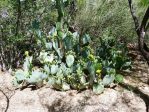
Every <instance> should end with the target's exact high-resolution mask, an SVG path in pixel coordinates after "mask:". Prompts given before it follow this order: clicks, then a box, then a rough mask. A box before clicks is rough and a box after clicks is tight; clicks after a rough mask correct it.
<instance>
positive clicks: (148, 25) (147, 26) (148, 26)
mask: <svg viewBox="0 0 149 112" xmlns="http://www.w3.org/2000/svg"><path fill="white" fill-rule="evenodd" d="M148 28H149V22H148V24H147V25H146V28H145V31H147V30H148Z"/></svg>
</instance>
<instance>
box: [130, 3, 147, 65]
mask: <svg viewBox="0 0 149 112" xmlns="http://www.w3.org/2000/svg"><path fill="white" fill-rule="evenodd" d="M128 3H129V7H130V12H131V15H132V17H133V20H134V23H135V29H136V32H137V35H138V45H139V50H140V51H141V53H142V55H143V56H144V58H145V59H146V61H147V63H148V64H149V48H148V47H147V44H146V43H145V41H144V39H145V35H146V32H147V30H148V28H149V21H148V20H149V6H148V5H149V1H148V0H141V4H143V5H147V6H148V8H147V10H146V12H145V14H144V16H143V19H142V22H141V23H139V20H138V17H137V16H136V14H135V11H134V8H133V4H132V0H128Z"/></svg>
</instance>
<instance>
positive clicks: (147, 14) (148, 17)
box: [140, 7, 149, 30]
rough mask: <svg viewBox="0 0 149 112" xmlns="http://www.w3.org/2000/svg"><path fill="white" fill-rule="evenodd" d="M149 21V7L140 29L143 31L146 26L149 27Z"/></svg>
mask: <svg viewBox="0 0 149 112" xmlns="http://www.w3.org/2000/svg"><path fill="white" fill-rule="evenodd" d="M148 19H149V7H148V9H147V10H146V13H145V15H144V18H143V20H142V23H141V27H140V29H143V30H145V29H146V25H147V21H148Z"/></svg>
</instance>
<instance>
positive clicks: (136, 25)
mask: <svg viewBox="0 0 149 112" xmlns="http://www.w3.org/2000/svg"><path fill="white" fill-rule="evenodd" d="M128 3H129V8H130V12H131V15H132V18H133V20H134V23H135V28H136V31H137V34H138V35H139V33H140V31H139V30H140V29H139V26H140V25H139V21H138V18H137V16H136V15H135V12H134V8H133V5H132V0H128Z"/></svg>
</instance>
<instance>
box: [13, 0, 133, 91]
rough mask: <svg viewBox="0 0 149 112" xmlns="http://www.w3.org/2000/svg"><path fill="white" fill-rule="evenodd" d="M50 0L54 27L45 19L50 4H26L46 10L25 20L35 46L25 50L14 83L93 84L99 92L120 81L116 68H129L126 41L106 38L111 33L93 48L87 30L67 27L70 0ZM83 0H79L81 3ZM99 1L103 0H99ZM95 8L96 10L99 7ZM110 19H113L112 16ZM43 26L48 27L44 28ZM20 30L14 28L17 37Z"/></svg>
mask: <svg viewBox="0 0 149 112" xmlns="http://www.w3.org/2000/svg"><path fill="white" fill-rule="evenodd" d="M49 2H50V4H52V6H51V7H53V6H54V8H55V9H56V10H57V13H56V16H57V18H58V19H57V22H56V24H55V27H54V26H52V28H51V25H49V24H46V23H45V19H49V18H48V16H47V15H48V14H49V13H50V12H48V10H47V9H48V8H49V7H45V8H44V9H42V8H43V6H44V5H43V4H44V2H41V1H40V0H39V3H38V2H35V4H34V3H33V4H32V5H33V6H34V8H33V7H30V5H31V4H28V5H27V6H28V10H31V11H32V12H34V13H32V14H35V15H36V16H37V15H40V14H45V13H44V12H46V14H45V16H43V18H42V17H40V19H39V18H38V17H36V16H31V21H29V20H28V22H27V23H26V24H30V25H27V27H25V31H27V32H26V33H29V35H30V36H31V35H32V36H33V37H34V39H35V41H34V44H35V45H37V46H35V48H36V49H37V50H36V52H35V53H33V54H32V55H31V54H29V53H28V52H25V55H26V58H25V61H24V64H23V68H22V69H19V70H16V71H15V72H14V80H13V83H14V85H16V86H21V85H23V84H24V82H26V83H27V84H33V85H38V84H42V85H43V84H49V85H50V86H52V87H53V88H54V89H57V90H62V91H66V90H69V89H76V90H83V89H87V88H92V89H93V91H94V92H95V93H97V94H101V93H102V92H103V91H104V87H106V86H109V85H110V84H111V83H114V81H115V82H117V83H121V82H122V81H123V76H122V75H119V70H125V69H129V68H130V64H131V63H130V61H129V59H128V58H127V53H126V52H125V51H126V49H124V48H125V45H123V44H120V45H118V44H117V43H116V40H115V39H111V38H110V39H108V37H110V36H109V35H108V36H107V37H103V39H101V40H100V43H101V44H100V46H98V47H97V46H95V47H96V50H94V49H93V48H91V47H92V45H93V44H94V42H93V41H92V39H91V37H90V36H89V35H88V34H85V33H82V32H81V33H78V32H71V31H69V24H68V23H69V20H70V17H69V16H70V15H69V14H68V12H69V10H68V8H69V5H70V2H71V0H55V1H49ZM49 2H48V3H49ZM16 3H17V2H16ZM25 3H29V1H28V0H27V1H21V9H23V8H24V7H25ZM82 3H83V2H80V4H82ZM102 3H104V2H103V1H102ZM17 4H18V3H17ZM94 4H95V3H94ZM13 5H14V7H16V6H18V5H16V4H15V3H14V4H13ZM100 5H101V4H100ZM101 6H102V5H101ZM108 7H109V6H108ZM90 8H91V7H90ZM95 8H96V10H97V9H98V8H99V7H95ZM37 9H40V11H41V12H40V11H39V12H38V10H37ZM91 9H92V8H91ZM98 10H101V9H100V8H99V9H98ZM104 10H106V8H105V9H104ZM92 11H93V9H92ZM51 12H53V11H51ZM25 14H26V13H25ZM27 14H30V13H27ZM22 16H25V15H22ZM44 17H46V18H44ZM92 17H93V16H92ZM110 17H113V16H112V15H111V16H110ZM110 17H107V18H106V20H105V22H104V24H103V25H102V26H105V25H107V24H105V23H107V22H108V21H109V18H110ZM24 19H25V17H24ZM95 20H96V19H95ZM113 20H114V21H115V18H114V19H113ZM55 21H56V20H55ZM55 21H54V22H55ZM97 22H99V21H97ZM43 23H44V24H43ZM20 24H21V23H20ZM45 24H46V25H45ZM87 24H88V23H87ZM45 26H48V27H47V28H45ZM19 27H20V26H19ZM26 28H27V29H28V30H29V31H28V30H26ZM49 28H51V30H50V31H48V30H47V29H49ZM42 29H46V30H42ZM105 29H106V28H105ZM21 31H22V30H20V29H18V30H17V35H16V36H17V37H18V36H19V35H20V36H26V35H27V34H26V33H23V32H21ZM93 33H94V32H93ZM111 34H113V33H111ZM30 36H29V37H30ZM98 45H99V44H98ZM35 60H36V61H37V62H38V63H39V66H38V67H36V65H34V61H35Z"/></svg>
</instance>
